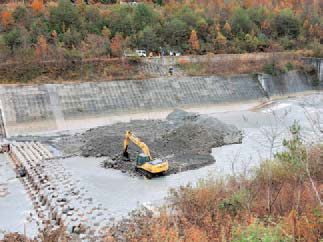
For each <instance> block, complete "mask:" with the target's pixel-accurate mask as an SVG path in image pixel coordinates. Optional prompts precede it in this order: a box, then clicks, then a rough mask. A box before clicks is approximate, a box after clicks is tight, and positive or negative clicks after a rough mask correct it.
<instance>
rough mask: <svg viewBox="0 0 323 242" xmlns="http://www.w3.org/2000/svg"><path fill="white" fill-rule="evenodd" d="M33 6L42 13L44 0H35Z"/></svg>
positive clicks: (37, 11)
mask: <svg viewBox="0 0 323 242" xmlns="http://www.w3.org/2000/svg"><path fill="white" fill-rule="evenodd" d="M31 8H32V9H33V10H34V11H35V12H36V13H40V12H41V11H42V10H43V8H44V2H43V0H34V1H33V2H32V4H31Z"/></svg>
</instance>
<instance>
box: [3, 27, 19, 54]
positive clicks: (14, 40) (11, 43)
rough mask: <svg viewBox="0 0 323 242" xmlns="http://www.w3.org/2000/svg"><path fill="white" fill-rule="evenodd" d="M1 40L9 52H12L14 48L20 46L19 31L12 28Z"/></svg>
mask: <svg viewBox="0 0 323 242" xmlns="http://www.w3.org/2000/svg"><path fill="white" fill-rule="evenodd" d="M3 38H4V41H5V43H6V45H7V46H8V47H9V48H10V50H11V52H13V51H14V49H15V48H19V47H20V46H21V45H22V35H21V31H20V29H18V28H14V29H12V30H11V31H10V32H8V33H6V34H5V35H4V36H3Z"/></svg>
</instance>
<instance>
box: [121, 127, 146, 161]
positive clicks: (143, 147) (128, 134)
mask: <svg viewBox="0 0 323 242" xmlns="http://www.w3.org/2000/svg"><path fill="white" fill-rule="evenodd" d="M129 140H130V141H131V142H133V143H134V144H135V145H137V146H138V147H139V148H140V149H141V150H142V152H143V153H144V154H145V155H147V156H148V157H149V158H150V160H152V157H151V154H150V151H149V148H148V146H147V145H146V144H145V143H144V142H142V141H141V140H140V139H139V138H138V137H136V136H135V135H134V134H133V133H131V131H129V130H127V131H126V135H125V139H124V142H123V155H124V156H126V157H127V158H129V154H128V152H127V150H128V144H129Z"/></svg>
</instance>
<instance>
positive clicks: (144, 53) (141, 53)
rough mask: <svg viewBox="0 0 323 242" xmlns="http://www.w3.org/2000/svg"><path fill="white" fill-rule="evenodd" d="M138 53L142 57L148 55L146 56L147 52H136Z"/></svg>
mask: <svg viewBox="0 0 323 242" xmlns="http://www.w3.org/2000/svg"><path fill="white" fill-rule="evenodd" d="M136 53H137V55H138V56H140V57H146V56H147V54H146V51H145V50H136Z"/></svg>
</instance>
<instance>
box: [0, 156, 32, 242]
mask: <svg viewBox="0 0 323 242" xmlns="http://www.w3.org/2000/svg"><path fill="white" fill-rule="evenodd" d="M30 213H33V208H32V204H31V201H30V199H29V198H28V195H27V193H26V191H25V190H24V187H23V185H22V184H21V183H20V181H19V179H17V178H16V173H15V172H14V171H13V169H12V164H11V163H10V161H9V158H8V157H7V156H6V155H4V154H0V240H1V239H2V238H3V232H5V231H10V232H20V233H24V231H26V233H27V234H29V235H31V236H33V235H35V234H36V232H37V226H36V224H35V221H34V220H32V219H31V218H32V217H31V216H30ZM32 216H33V215H32ZM27 218H28V219H27Z"/></svg>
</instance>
